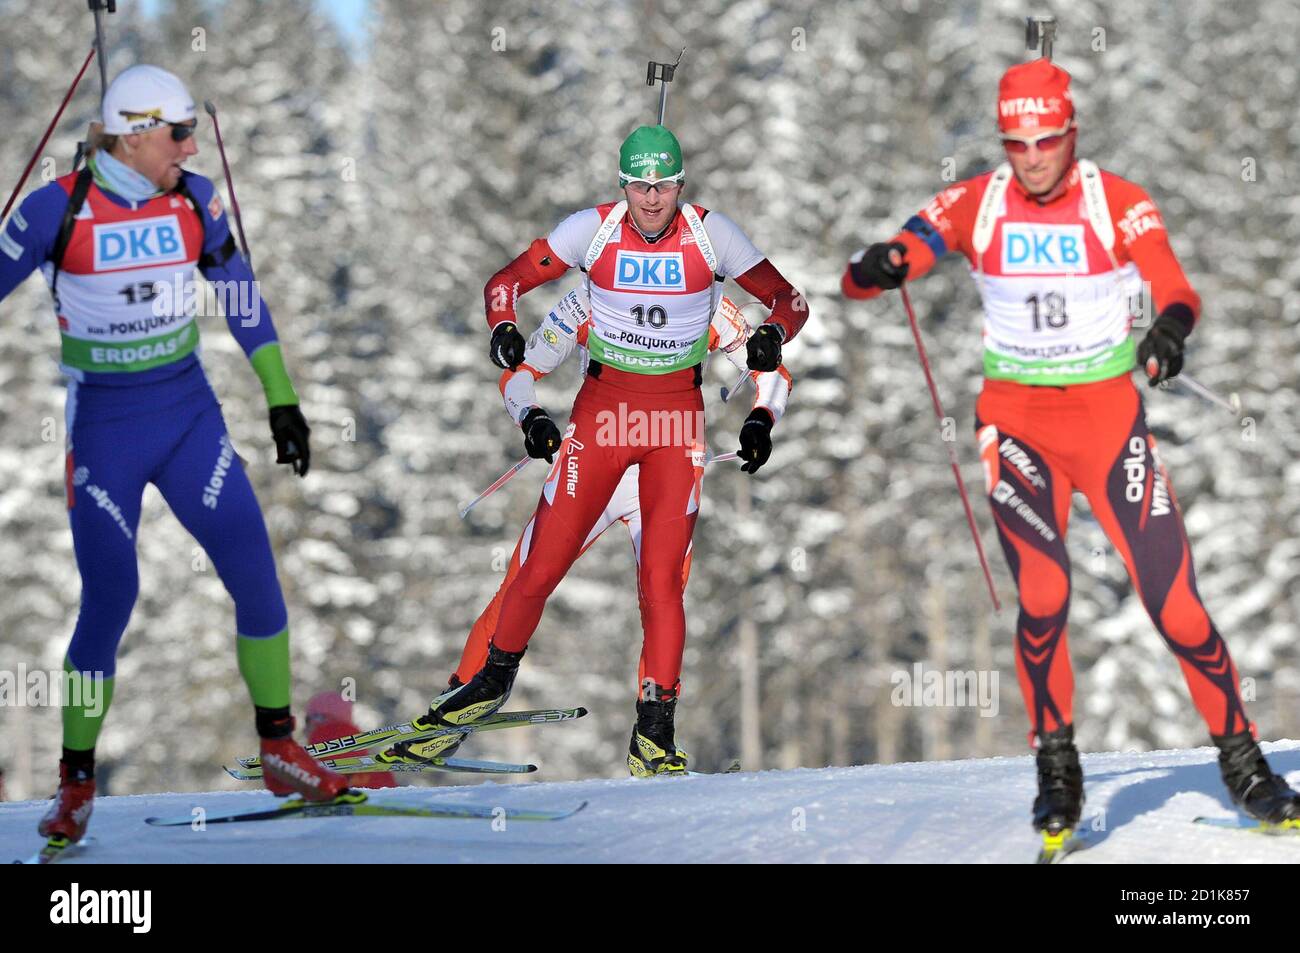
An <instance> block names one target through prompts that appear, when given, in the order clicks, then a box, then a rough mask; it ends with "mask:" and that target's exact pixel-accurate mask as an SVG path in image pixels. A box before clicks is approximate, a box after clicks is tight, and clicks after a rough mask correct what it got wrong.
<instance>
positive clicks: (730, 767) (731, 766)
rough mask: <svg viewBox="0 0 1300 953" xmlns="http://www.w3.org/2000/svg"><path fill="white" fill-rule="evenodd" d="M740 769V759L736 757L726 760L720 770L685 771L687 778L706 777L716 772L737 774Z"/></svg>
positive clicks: (716, 773)
mask: <svg viewBox="0 0 1300 953" xmlns="http://www.w3.org/2000/svg"><path fill="white" fill-rule="evenodd" d="M740 771H741V767H740V759H739V758H736V759H733V760H732V761H730V762H728V764H727V766H726V767H725V768H723V769H722V770H721V771H687V772H686V776H687V777H688V778H708V777H713V776H714V775H718V774H739V773H740Z"/></svg>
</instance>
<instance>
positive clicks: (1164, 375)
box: [1137, 305, 1191, 387]
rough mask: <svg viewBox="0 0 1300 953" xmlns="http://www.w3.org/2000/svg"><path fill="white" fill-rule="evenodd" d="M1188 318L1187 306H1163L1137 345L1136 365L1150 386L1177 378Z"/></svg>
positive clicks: (1181, 360) (1189, 315)
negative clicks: (1158, 315) (1145, 376)
mask: <svg viewBox="0 0 1300 953" xmlns="http://www.w3.org/2000/svg"><path fill="white" fill-rule="evenodd" d="M1180 312H1183V313H1185V316H1186V318H1187V319H1188V320H1184V317H1183V315H1182V314H1180ZM1190 318H1191V309H1189V308H1187V307H1186V306H1185V305H1173V306H1171V307H1169V308H1166V309H1165V311H1164V313H1162V314H1161V315H1160V317H1158V318H1156V323H1155V324H1153V325H1152V326H1151V330H1150V331H1148V332H1147V336H1146V337H1144V338H1143V339H1142V343H1141V344H1139V345H1138V350H1137V359H1138V367H1140V368H1142V370H1143V371H1144V372H1145V373H1146V375H1147V384H1149V385H1150V386H1151V387H1155V386H1156V385H1157V384H1161V383H1163V382H1164V381H1167V380H1169V379H1170V378H1171V377H1177V376H1178V372H1179V371H1181V370H1182V369H1183V341H1184V340H1186V338H1187V330H1188V326H1189V325H1190V324H1191V321H1190Z"/></svg>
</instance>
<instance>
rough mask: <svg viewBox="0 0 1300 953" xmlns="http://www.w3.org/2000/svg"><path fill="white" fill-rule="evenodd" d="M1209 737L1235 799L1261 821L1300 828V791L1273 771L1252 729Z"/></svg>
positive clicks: (1246, 811) (1236, 802) (1236, 803)
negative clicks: (1251, 731)
mask: <svg viewBox="0 0 1300 953" xmlns="http://www.w3.org/2000/svg"><path fill="white" fill-rule="evenodd" d="M1210 738H1211V740H1212V741H1213V742H1214V744H1215V746H1216V747H1218V749H1219V771H1220V773H1221V774H1222V775H1223V783H1224V784H1226V785H1227V786H1228V793H1229V794H1231V795H1232V803H1233V804H1235V805H1237V807H1239V808H1241V810H1242V811H1244V812H1245V813H1247V814H1249V815H1250V816H1251V817H1253V818H1254V819H1255V820H1257V821H1259V822H1260V823H1261V824H1265V825H1273V826H1277V827H1283V828H1296V829H1298V830H1300V794H1297V793H1296V792H1295V791H1293V790H1292V789H1291V788H1290V786H1289V785H1287V783H1286V781H1284V780H1283V779H1282V778H1281V777H1280V776H1279V775H1276V774H1274V773H1273V770H1272V769H1271V768H1270V767H1269V766H1268V762H1267V761H1265V760H1264V753H1263V752H1262V751H1260V750H1259V745H1258V744H1257V743H1256V742H1255V739H1254V738H1253V737H1252V736H1251V733H1250V732H1249V731H1243V732H1240V733H1238V734H1235V735H1211V736H1210Z"/></svg>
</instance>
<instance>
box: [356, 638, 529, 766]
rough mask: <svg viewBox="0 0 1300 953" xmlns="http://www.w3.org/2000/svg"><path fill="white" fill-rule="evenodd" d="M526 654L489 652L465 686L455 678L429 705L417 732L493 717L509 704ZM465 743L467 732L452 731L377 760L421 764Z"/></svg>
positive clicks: (408, 743)
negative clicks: (481, 665) (512, 689)
mask: <svg viewBox="0 0 1300 953" xmlns="http://www.w3.org/2000/svg"><path fill="white" fill-rule="evenodd" d="M524 651H526V650H521V651H519V652H506V651H503V650H502V649H499V648H497V647H496V646H495V645H493V646H491V647H490V648H489V649H488V657H487V662H486V663H485V664H484V665H483V668H482V669H480V670H479V673H478V674H477V675H475V676H474V677H473V678H471V679H470V680H469V681H468V682H466V683H465V684H463V685H462V684H461V683H460V680H459V679H457V678H456V677H455V676H454V675H453V676H452V681H451V682H450V683H448V684H449V687H448V689H447V691H445V692H443V693H442V694H441V695H439V696H438V697H437V698H435V699H434V700H433V701H431V702H430V703H429V711H428V712H427V713H426V714H424V715H423V716H421V717H419V718H414V719H412V721H411V724H412V725H413V726H414V727H415V729H416V730H417V731H434V730H437V729H439V728H452V727H455V726H456V725H468V724H472V723H473V722H476V721H478V720H479V719H480V718H484V717H486V716H487V715H491V714H493V713H494V712H496V711H497V710H499V709H500V708H501V706H502V705H504V704H505V703H506V699H507V698H509V697H510V689H511V687H512V686H513V685H514V683H515V676H516V675H517V674H519V660H520V659H522V658H523V657H524ZM464 740H465V733H460V732H453V733H451V734H446V735H438V736H436V737H433V738H425V739H424V740H422V741H400V742H398V743H397V744H395V745H393V746H392V747H391V748H389V749H388V750H387V751H384V752H382V753H381V754H379V755H378V756H377V757H376V758H375V760H376V761H378V762H380V763H381V764H395V763H398V762H403V761H404V762H407V763H416V764H418V763H422V762H428V761H433V760H435V759H441V758H450V757H451V756H452V754H454V753H455V751H456V749H457V748H459V747H460V745H461V742H463V741H464Z"/></svg>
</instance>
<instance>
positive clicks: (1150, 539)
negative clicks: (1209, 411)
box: [842, 59, 1300, 835]
mask: <svg viewBox="0 0 1300 953" xmlns="http://www.w3.org/2000/svg"><path fill="white" fill-rule="evenodd" d="M1069 82H1070V77H1069V74H1067V73H1066V72H1065V70H1063V69H1061V68H1060V67H1059V66H1056V65H1054V64H1052V63H1051V62H1050V61H1048V60H1046V59H1040V60H1037V61H1035V62H1032V63H1026V64H1023V65H1019V66H1015V67H1013V68H1011V69H1010V70H1008V71H1007V72H1006V74H1005V75H1004V76H1003V78H1002V81H1001V84H1000V86H999V91H998V122H999V128H1000V130H1001V133H1002V140H1003V143H1004V145H1005V148H1006V158H1007V161H1006V163H1004V164H1003V165H1002V166H1000V167H999V168H998V169H997V170H995V171H994V172H991V173H985V174H983V175H979V176H976V177H974V178H972V179H968V180H966V181H965V182H960V183H958V184H957V185H955V186H953V187H952V188H949V189H946V190H945V191H943V192H942V193H940V194H939V195H938V196H936V197H935V198H934V199H933V201H931V202H930V204H929V205H927V206H926V207H925V208H924V209H922V210H921V212H920V213H919V214H917V215H915V216H913V217H912V218H911V219H909V220H908V221H907V223H906V224H905V225H904V226H903V228H902V230H901V231H900V232H899V233H898V234H896V235H895V236H894V237H893V238H891V239H890V240H889V241H888V242H884V243H880V244H877V245H872V246H871V247H869V248H867V249H865V250H864V251H863V252H860V253H859V254H858V255H856V256H855V257H854V258H853V260H852V261H851V262H850V263H849V266H848V268H847V269H846V271H845V273H844V276H843V280H842V288H843V291H844V293H845V294H846V295H847V296H848V297H851V298H860V299H869V298H874V297H876V296H877V295H879V294H880V293H881V292H882V291H885V290H889V289H894V288H897V287H898V286H899V285H900V284H901V283H902V282H903V281H904V280H915V279H916V278H919V277H920V276H922V275H924V274H925V273H927V272H928V271H929V270H930V269H931V268H932V267H933V266H934V264H935V262H936V261H937V260H938V259H939V258H941V257H942V256H944V255H946V254H947V253H949V252H952V251H960V252H961V253H962V254H963V255H965V257H966V259H967V261H968V262H969V263H970V267H971V274H972V275H973V276H974V278H975V280H976V282H977V284H978V285H979V289H980V295H981V298H982V300H983V305H984V334H983V341H984V376H985V386H984V390H983V393H982V394H981V396H980V398H979V402H978V404H977V407H976V425H977V429H978V441H979V451H980V456H981V458H982V460H983V463H984V472H985V478H986V484H987V486H986V489H987V492H988V495H989V501H990V503H991V505H992V508H993V517H994V522H995V524H996V525H997V531H998V537H999V539H1000V540H1001V542H1002V548H1003V551H1004V553H1005V554H1006V558H1007V562H1008V564H1009V566H1010V568H1011V572H1012V574H1013V575H1014V576H1015V577H1016V583H1017V587H1018V591H1019V595H1020V617H1019V621H1018V624H1017V627H1016V668H1017V672H1018V675H1019V680H1020V687H1021V691H1022V692H1023V694H1024V698H1025V704H1026V706H1027V708H1028V710H1029V717H1030V721H1031V723H1032V734H1031V737H1032V735H1036V736H1037V739H1038V773H1039V796H1038V799H1037V801H1036V802H1035V806H1034V824H1035V827H1036V829H1039V830H1043V831H1047V832H1049V833H1050V834H1052V835H1058V834H1059V833H1060V832H1061V831H1062V830H1065V829H1068V828H1073V827H1074V825H1075V824H1076V823H1077V822H1078V819H1079V815H1080V813H1081V811H1082V805H1083V775H1082V771H1081V770H1080V767H1079V760H1078V752H1077V750H1076V749H1075V746H1074V741H1073V733H1074V728H1073V722H1074V718H1073V709H1072V705H1073V693H1074V677H1073V673H1072V671H1071V668H1070V658H1069V651H1068V645H1067V633H1068V625H1067V614H1068V610H1069V599H1070V563H1069V557H1068V555H1067V553H1066V547H1065V533H1066V529H1067V524H1068V520H1069V513H1070V498H1071V493H1072V492H1073V491H1074V490H1079V491H1080V492H1082V493H1083V494H1084V495H1085V496H1086V497H1087V498H1088V502H1089V503H1090V504H1091V506H1092V510H1093V513H1094V514H1095V516H1096V518H1097V520H1098V522H1099V523H1100V524H1101V526H1102V528H1103V529H1104V530H1105V532H1106V535H1107V536H1108V537H1109V538H1110V540H1111V542H1112V543H1113V544H1114V545H1115V547H1116V549H1118V550H1119V553H1120V555H1121V556H1122V558H1123V559H1124V564H1125V566H1126V567H1127V568H1128V572H1129V576H1130V577H1131V578H1132V580H1133V583H1134V586H1135V587H1136V589H1137V591H1138V595H1139V597H1140V598H1141V599H1142V602H1143V605H1144V606H1145V607H1146V609H1147V612H1148V613H1149V614H1150V616H1151V619H1152V621H1153V622H1154V623H1155V626H1156V629H1157V630H1158V631H1159V632H1160V634H1161V635H1162V636H1163V637H1164V639H1165V642H1166V643H1167V644H1168V646H1169V647H1170V649H1171V650H1172V651H1173V652H1174V654H1175V655H1176V656H1177V657H1178V660H1179V664H1180V665H1181V666H1182V669H1183V674H1184V676H1185V678H1186V680H1187V685H1188V688H1189V689H1190V691H1191V695H1192V700H1193V702H1194V703H1195V705H1196V707H1197V709H1198V710H1199V711H1200V713H1201V716H1202V717H1203V718H1204V719H1205V722H1206V725H1207V726H1208V727H1209V730H1210V734H1211V736H1212V737H1213V739H1214V742H1215V744H1216V745H1218V747H1219V748H1220V751H1221V755H1220V767H1221V768H1222V771H1223V776H1224V780H1225V782H1226V783H1227V785H1228V787H1229V789H1230V791H1231V792H1232V796H1233V799H1234V801H1236V802H1237V803H1238V804H1240V805H1241V806H1242V807H1243V808H1244V809H1245V810H1246V811H1247V812H1249V813H1251V814H1253V815H1254V816H1256V817H1259V818H1264V819H1266V820H1269V821H1280V820H1284V819H1287V818H1298V817H1300V799H1298V798H1297V795H1296V794H1295V792H1293V791H1291V789H1290V788H1288V787H1287V785H1286V783H1285V782H1284V781H1283V780H1282V779H1281V778H1280V777H1278V776H1277V775H1275V774H1273V772H1272V771H1271V770H1270V769H1269V767H1268V764H1267V762H1266V761H1265V760H1264V757H1263V755H1262V754H1261V752H1260V750H1259V746H1258V745H1257V744H1256V743H1255V740H1254V736H1253V735H1254V732H1253V725H1252V724H1251V723H1250V721H1249V720H1248V719H1247V717H1246V712H1245V709H1244V707H1243V704H1242V699H1241V695H1240V692H1239V691H1238V687H1237V686H1238V680H1237V672H1236V669H1235V668H1234V666H1233V664H1232V659H1231V658H1230V656H1229V654H1228V648H1227V646H1226V645H1225V644H1224V641H1223V639H1222V637H1221V636H1220V635H1219V632H1218V630H1217V629H1216V628H1215V627H1214V623H1213V622H1212V621H1211V620H1210V617H1209V615H1208V614H1207V613H1206V610H1205V607H1204V605H1202V603H1201V599H1200V596H1199V595H1198V594H1197V590H1196V575H1195V571H1194V569H1193V565H1192V555H1191V549H1190V548H1189V546H1188V542H1187V533H1186V532H1185V530H1184V528H1183V520H1182V516H1181V515H1180V513H1179V509H1178V503H1177V500H1176V498H1175V497H1174V492H1173V488H1172V486H1171V485H1170V483H1169V478H1168V476H1167V474H1166V473H1165V469H1164V467H1163V466H1162V465H1161V462H1160V457H1159V453H1158V450H1157V447H1156V442H1155V438H1154V437H1153V436H1152V435H1151V433H1150V432H1149V430H1148V429H1147V424H1146V420H1145V416H1144V413H1143V406H1142V398H1141V396H1140V395H1139V393H1138V391H1137V389H1136V388H1135V387H1134V385H1133V382H1132V379H1131V377H1130V375H1131V372H1132V371H1133V369H1134V367H1135V365H1136V364H1140V365H1142V366H1143V367H1144V368H1146V371H1147V374H1148V376H1149V379H1150V383H1151V384H1152V385H1154V384H1157V383H1159V382H1161V381H1163V380H1166V379H1168V378H1170V377H1173V376H1175V375H1177V374H1178V372H1179V371H1180V370H1181V368H1182V361H1183V342H1184V340H1185V338H1186V337H1187V335H1188V334H1190V333H1191V331H1192V329H1193V327H1194V326H1195V324H1196V321H1197V318H1198V316H1199V313H1200V308H1201V302H1200V299H1199V297H1197V295H1196V292H1194V291H1193V290H1192V288H1191V286H1190V285H1189V284H1188V282H1187V279H1186V277H1185V276H1184V274H1183V271H1182V268H1181V267H1179V264H1178V260H1177V258H1176V257H1175V256H1174V253H1173V250H1172V249H1171V248H1170V246H1169V239H1168V235H1167V233H1166V231H1165V224H1164V220H1163V219H1162V217H1161V215H1160V212H1159V211H1158V210H1157V209H1156V206H1155V204H1154V203H1153V202H1152V201H1151V199H1150V197H1149V196H1148V195H1147V194H1146V193H1145V192H1144V191H1143V190H1142V189H1141V188H1140V187H1138V186H1137V185H1134V184H1133V183H1131V182H1127V181H1125V180H1124V179H1121V178H1120V177H1119V176H1116V175H1112V174H1111V173H1109V172H1105V171H1103V170H1101V169H1099V168H1098V167H1097V166H1096V165H1095V164H1093V163H1092V162H1089V161H1087V160H1085V159H1077V158H1076V156H1075V142H1076V137H1077V127H1076V122H1075V117H1074V106H1073V102H1072V100H1071V97H1070V88H1069ZM1144 281H1145V282H1147V283H1149V285H1150V291H1151V297H1152V299H1153V300H1154V303H1155V308H1156V314H1157V315H1158V316H1157V317H1156V319H1155V321H1154V323H1153V324H1152V326H1151V328H1150V330H1149V331H1148V332H1147V334H1146V336H1145V337H1144V339H1143V341H1142V343H1141V344H1140V345H1139V346H1137V347H1135V345H1134V342H1133V340H1132V338H1131V337H1130V328H1131V325H1132V324H1133V320H1134V317H1135V314H1134V309H1133V304H1134V303H1136V302H1140V301H1141V299H1142V294H1143V282H1144Z"/></svg>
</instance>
